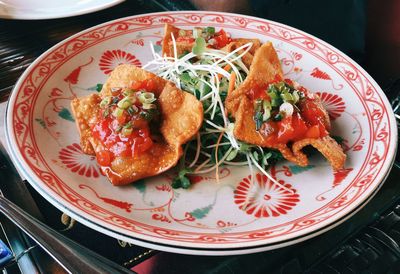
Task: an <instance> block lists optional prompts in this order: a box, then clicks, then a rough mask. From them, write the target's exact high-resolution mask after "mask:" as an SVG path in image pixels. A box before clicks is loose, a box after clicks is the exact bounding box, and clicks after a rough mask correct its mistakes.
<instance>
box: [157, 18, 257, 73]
mask: <svg viewBox="0 0 400 274" xmlns="http://www.w3.org/2000/svg"><path fill="white" fill-rule="evenodd" d="M172 35H173V36H174V38H175V41H176V39H177V38H178V37H187V38H192V37H193V31H192V30H184V29H179V28H177V27H174V26H173V25H170V24H165V27H164V39H163V43H162V55H163V56H168V57H174V56H175V54H174V46H173V42H172ZM250 42H251V43H253V45H252V47H251V48H250V50H249V51H248V52H247V53H246V54H244V55H243V57H242V61H243V63H244V64H245V65H246V66H247V67H248V68H249V67H250V64H251V62H252V61H253V57H254V54H255V52H256V51H257V49H258V48H259V47H260V46H261V43H260V40H258V39H246V38H233V39H232V42H230V43H229V44H227V45H226V46H225V47H223V48H221V50H223V51H226V52H232V51H234V50H235V49H237V48H239V47H241V46H243V45H245V44H247V43H250ZM193 45H194V42H193V41H190V40H189V39H183V40H181V41H176V51H177V56H180V55H182V54H184V53H185V52H191V51H192V48H193ZM242 52H243V50H240V51H238V55H239V54H241V53H242Z"/></svg>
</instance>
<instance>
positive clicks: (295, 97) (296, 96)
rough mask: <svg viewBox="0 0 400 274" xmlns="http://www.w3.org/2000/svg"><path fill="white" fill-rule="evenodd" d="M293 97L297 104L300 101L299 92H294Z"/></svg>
mask: <svg viewBox="0 0 400 274" xmlns="http://www.w3.org/2000/svg"><path fill="white" fill-rule="evenodd" d="M292 96H293V103H294V104H297V102H298V101H299V100H300V95H299V92H298V91H297V90H294V91H293V93H292Z"/></svg>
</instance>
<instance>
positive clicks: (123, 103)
mask: <svg viewBox="0 0 400 274" xmlns="http://www.w3.org/2000/svg"><path fill="white" fill-rule="evenodd" d="M131 105H132V102H131V101H130V100H129V97H124V98H122V100H121V101H119V102H118V104H117V106H118V107H119V108H122V109H127V108H128V107H130V106H131Z"/></svg>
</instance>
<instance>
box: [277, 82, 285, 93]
mask: <svg viewBox="0 0 400 274" xmlns="http://www.w3.org/2000/svg"><path fill="white" fill-rule="evenodd" d="M275 86H276V87H277V89H278V90H279V91H282V90H283V89H284V88H285V83H284V82H279V83H276V84H275Z"/></svg>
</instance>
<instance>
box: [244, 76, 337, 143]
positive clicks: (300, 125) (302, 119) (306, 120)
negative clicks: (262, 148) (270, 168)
mask: <svg viewBox="0 0 400 274" xmlns="http://www.w3.org/2000/svg"><path fill="white" fill-rule="evenodd" d="M276 78H277V79H276V80H274V81H273V82H272V83H271V84H274V83H277V82H280V81H281V80H279V79H278V78H279V77H276ZM285 82H286V83H287V84H289V85H290V86H293V82H292V81H290V80H286V79H285ZM268 86H269V85H268ZM266 89H268V87H260V86H255V87H253V88H252V89H251V90H250V91H249V93H248V96H249V98H250V99H251V100H252V101H253V102H254V101H255V100H259V99H261V100H267V101H271V98H270V96H269V95H268V94H267V92H266ZM297 90H298V91H300V92H302V94H303V97H302V98H301V99H300V100H299V102H298V103H296V106H297V107H294V112H293V114H292V115H285V114H284V113H283V115H281V117H280V119H276V118H275V117H276V115H278V114H279V107H274V108H272V109H271V110H270V111H271V118H270V119H268V120H267V122H264V123H263V124H262V126H261V128H260V133H262V134H263V135H265V136H268V139H267V140H268V142H269V143H271V144H276V143H282V144H286V143H288V142H291V141H298V140H301V139H304V138H322V137H325V136H327V135H328V134H329V133H328V130H329V128H328V127H329V124H328V123H327V121H326V117H325V113H324V111H323V110H322V109H321V108H320V106H319V105H318V104H317V103H316V102H315V101H314V100H313V99H312V98H310V97H309V96H308V95H309V92H308V91H307V90H306V89H305V88H304V87H299V88H298V89H297ZM271 96H272V95H271Z"/></svg>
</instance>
